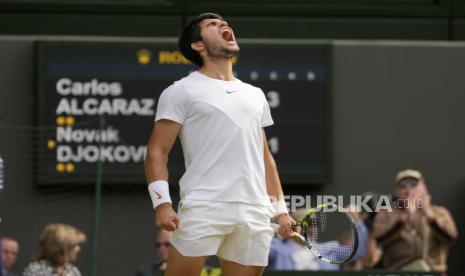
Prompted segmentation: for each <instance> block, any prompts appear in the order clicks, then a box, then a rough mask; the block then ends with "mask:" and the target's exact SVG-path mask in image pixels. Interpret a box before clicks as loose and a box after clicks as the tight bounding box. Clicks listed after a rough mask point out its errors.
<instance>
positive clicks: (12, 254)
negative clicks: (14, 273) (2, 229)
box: [1, 240, 19, 269]
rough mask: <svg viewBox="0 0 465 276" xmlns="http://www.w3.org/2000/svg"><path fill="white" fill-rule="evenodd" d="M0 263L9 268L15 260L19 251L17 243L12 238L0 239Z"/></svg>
mask: <svg viewBox="0 0 465 276" xmlns="http://www.w3.org/2000/svg"><path fill="white" fill-rule="evenodd" d="M1 253H2V265H3V266H4V267H5V268H6V269H10V268H11V267H12V266H13V265H14V264H15V262H16V258H17V257H18V253H19V245H18V243H17V242H15V241H12V240H2V252H1Z"/></svg>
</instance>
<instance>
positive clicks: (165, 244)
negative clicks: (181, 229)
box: [155, 242, 171, 248]
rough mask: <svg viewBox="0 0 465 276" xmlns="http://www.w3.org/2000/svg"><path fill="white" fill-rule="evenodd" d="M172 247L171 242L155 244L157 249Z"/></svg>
mask: <svg viewBox="0 0 465 276" xmlns="http://www.w3.org/2000/svg"><path fill="white" fill-rule="evenodd" d="M170 245H171V243H170V242H157V243H155V246H156V247H157V248H160V247H162V246H165V247H170Z"/></svg>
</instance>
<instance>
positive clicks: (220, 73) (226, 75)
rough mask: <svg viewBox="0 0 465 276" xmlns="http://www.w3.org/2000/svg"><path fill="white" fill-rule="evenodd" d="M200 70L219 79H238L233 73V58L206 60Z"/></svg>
mask: <svg viewBox="0 0 465 276" xmlns="http://www.w3.org/2000/svg"><path fill="white" fill-rule="evenodd" d="M199 72H200V73H202V74H204V75H206V76H208V77H210V78H214V79H218V80H224V81H231V80H235V79H236V78H234V75H233V71H232V61H231V59H224V60H215V61H212V60H206V61H205V62H204V65H203V66H202V67H200V69H199Z"/></svg>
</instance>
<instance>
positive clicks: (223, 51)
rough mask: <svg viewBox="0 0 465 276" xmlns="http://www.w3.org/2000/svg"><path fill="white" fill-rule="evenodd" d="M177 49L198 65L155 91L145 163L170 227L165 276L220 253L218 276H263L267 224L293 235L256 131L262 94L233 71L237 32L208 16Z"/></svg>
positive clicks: (262, 113) (159, 219) (159, 220)
mask: <svg viewBox="0 0 465 276" xmlns="http://www.w3.org/2000/svg"><path fill="white" fill-rule="evenodd" d="M179 47H180V50H181V52H182V53H183V54H184V56H185V57H186V58H187V59H189V60H190V61H192V62H193V63H194V64H196V65H198V66H199V69H198V70H197V71H195V72H193V73H191V74H189V75H188V76H186V77H184V78H182V79H180V80H179V81H176V82H174V83H173V84H172V85H171V86H169V87H168V88H166V89H165V90H164V91H163V93H162V94H161V96H160V99H159V102H158V107H157V112H156V117H155V125H154V128H153V131H152V134H151V137H150V141H149V144H148V151H147V157H146V161H145V170H146V177H147V182H148V183H149V186H148V189H149V193H150V196H151V198H152V201H153V206H154V209H155V218H156V224H157V226H159V227H161V228H162V229H165V230H168V231H174V233H173V237H172V246H171V247H170V252H169V257H168V264H167V270H166V274H165V275H168V276H170V275H176V276H179V275H183V276H188V275H199V274H200V271H201V269H202V266H203V265H204V263H205V261H206V259H207V257H208V256H210V255H217V256H218V257H219V259H220V264H221V268H222V271H223V275H226V276H228V275H261V274H262V272H263V269H264V267H265V266H266V265H267V263H268V252H269V247H270V243H271V239H272V237H273V234H274V231H273V229H272V227H271V226H270V219H274V220H275V222H276V223H277V224H279V225H280V227H279V229H278V232H279V233H280V234H281V235H282V236H285V237H289V236H290V234H292V227H291V224H292V223H293V222H294V220H293V219H292V218H291V217H290V216H289V214H288V211H287V208H286V204H285V202H284V199H283V191H282V187H281V183H280V180H279V176H278V172H277V169H276V164H275V162H274V159H273V157H272V155H271V153H270V151H269V149H268V144H267V139H266V137H265V132H264V131H263V128H264V127H266V126H269V125H272V124H273V120H272V118H271V115H270V109H269V106H268V103H267V100H266V98H265V95H264V93H263V91H262V90H261V89H259V88H257V87H254V86H252V85H249V84H246V83H244V82H242V81H240V80H239V79H237V78H235V77H234V75H233V71H232V58H233V57H234V56H235V55H236V54H237V53H238V52H239V46H238V44H237V42H236V39H235V36H234V32H233V30H232V29H231V27H230V26H228V23H227V22H226V21H225V20H224V19H223V18H222V17H221V16H220V15H217V14H213V13H205V14H201V15H199V16H197V17H196V18H195V19H193V20H192V21H191V22H190V23H189V24H188V25H187V26H186V27H185V28H184V30H183V31H182V33H181V35H180V38H179ZM177 136H179V137H180V140H181V143H182V148H183V153H184V159H185V165H186V171H185V173H184V175H183V176H182V178H181V180H180V181H179V186H180V197H181V201H180V203H179V206H178V214H176V213H175V211H174V210H173V208H172V206H171V199H170V194H169V189H168V187H169V185H168V182H167V180H168V169H167V163H168V154H169V152H170V150H171V148H172V146H173V144H174V142H175V140H176V137H177Z"/></svg>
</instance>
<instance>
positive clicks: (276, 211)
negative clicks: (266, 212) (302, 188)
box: [272, 197, 289, 217]
mask: <svg viewBox="0 0 465 276" xmlns="http://www.w3.org/2000/svg"><path fill="white" fill-rule="evenodd" d="M272 208H273V217H276V216H278V215H281V214H289V212H288V211H287V206H286V201H284V198H282V197H281V198H280V199H279V200H278V201H275V202H272Z"/></svg>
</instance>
